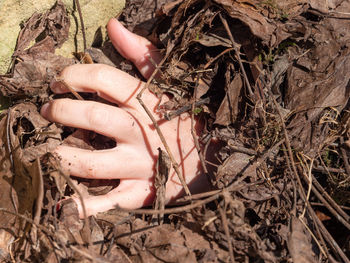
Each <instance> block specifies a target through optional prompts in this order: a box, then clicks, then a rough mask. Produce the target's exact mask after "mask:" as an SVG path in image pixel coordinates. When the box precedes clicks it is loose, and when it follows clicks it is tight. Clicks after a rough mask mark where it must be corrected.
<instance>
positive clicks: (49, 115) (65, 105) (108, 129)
mask: <svg viewBox="0 0 350 263" xmlns="http://www.w3.org/2000/svg"><path fill="white" fill-rule="evenodd" d="M41 114H42V115H43V116H44V117H45V118H46V119H48V120H50V121H52V122H58V123H61V124H63V125H66V126H70V127H75V128H81V129H85V130H91V131H95V132H96V133H99V134H102V135H105V136H107V137H111V138H114V139H116V140H118V141H119V142H129V141H130V138H133V139H134V137H136V135H137V132H138V131H139V127H138V124H137V122H136V121H135V119H134V118H133V117H132V116H131V115H130V114H128V113H127V112H126V111H124V110H122V109H120V108H118V107H113V106H110V105H107V104H103V103H98V102H94V101H81V100H71V99H57V100H53V101H50V102H49V103H47V104H45V105H43V107H42V108H41Z"/></svg>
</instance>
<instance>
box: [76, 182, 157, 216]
mask: <svg viewBox="0 0 350 263" xmlns="http://www.w3.org/2000/svg"><path fill="white" fill-rule="evenodd" d="M73 199H74V201H75V202H76V203H77V206H78V211H79V216H80V218H84V213H83V208H82V205H81V201H80V199H79V198H78V197H73ZM152 199H153V193H152V183H150V182H149V181H148V180H122V181H121V182H120V184H119V186H118V187H117V188H115V189H113V190H112V191H110V192H109V193H107V194H106V195H100V196H89V197H87V198H84V199H83V202H84V205H85V208H86V213H87V216H90V215H96V214H97V213H99V212H104V211H107V210H110V209H114V208H123V209H136V208H140V207H142V206H145V205H148V204H150V203H151V201H152Z"/></svg>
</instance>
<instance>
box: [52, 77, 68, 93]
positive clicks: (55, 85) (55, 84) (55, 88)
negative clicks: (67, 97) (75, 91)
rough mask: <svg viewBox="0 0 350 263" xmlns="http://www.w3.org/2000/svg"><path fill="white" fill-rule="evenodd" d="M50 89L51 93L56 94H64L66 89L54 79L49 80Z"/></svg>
mask: <svg viewBox="0 0 350 263" xmlns="http://www.w3.org/2000/svg"><path fill="white" fill-rule="evenodd" d="M50 89H51V90H52V92H53V93H57V94H60V93H64V92H66V89H65V87H64V85H63V84H62V82H61V81H59V80H56V79H52V80H51V82H50Z"/></svg>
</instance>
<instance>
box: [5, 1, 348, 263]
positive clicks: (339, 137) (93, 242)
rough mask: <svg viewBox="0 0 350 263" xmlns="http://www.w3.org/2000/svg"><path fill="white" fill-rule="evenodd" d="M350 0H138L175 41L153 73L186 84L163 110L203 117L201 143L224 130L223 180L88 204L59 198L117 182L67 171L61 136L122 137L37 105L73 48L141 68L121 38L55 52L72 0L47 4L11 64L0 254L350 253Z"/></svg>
mask: <svg viewBox="0 0 350 263" xmlns="http://www.w3.org/2000/svg"><path fill="white" fill-rule="evenodd" d="M349 11H350V2H349V1H344V0H331V1H330V0H329V1H326V0H324V1H322V0H321V1H314V0H301V1H290V0H281V1H274V0H266V1H258V0H246V1H229V0H212V1H203V0H186V1H165V0H164V1H150V0H136V1H127V4H126V7H125V9H124V11H123V13H122V14H120V16H119V20H120V21H122V22H123V23H124V25H125V26H126V27H127V28H129V29H130V30H132V31H134V32H136V33H138V34H140V35H142V36H145V37H147V38H148V39H150V40H151V41H152V42H153V43H154V44H155V45H156V46H157V47H158V48H159V49H161V50H163V52H164V56H165V57H166V60H165V62H164V63H163V64H162V65H159V68H160V73H161V76H162V77H161V78H160V79H158V80H157V81H156V80H153V83H154V84H155V85H157V86H158V87H159V90H160V91H161V92H166V93H168V94H169V95H171V98H172V99H171V101H170V103H168V104H167V105H164V109H165V110H166V111H167V112H166V113H165V117H166V118H168V119H170V118H172V117H173V116H177V115H178V114H180V113H181V112H183V111H189V112H192V113H193V115H197V116H199V118H202V119H203V120H204V122H205V128H204V129H203V134H202V135H201V137H200V144H201V145H202V146H203V147H202V149H203V150H202V151H201V155H202V157H203V158H204V159H205V156H207V152H206V151H207V149H208V147H209V148H210V147H211V145H210V142H211V141H212V140H211V139H216V140H217V141H219V142H221V144H219V145H221V146H220V147H219V148H218V149H217V150H216V151H215V153H214V154H215V161H216V162H217V163H218V164H219V165H216V166H215V165H212V164H211V162H206V161H203V162H202V166H203V170H204V171H207V176H209V178H210V179H211V182H212V188H213V189H212V191H210V192H205V193H201V194H197V195H193V196H192V199H189V198H186V197H184V198H182V200H180V201H181V202H179V204H178V205H175V206H172V207H167V208H166V209H165V210H154V209H152V208H145V209H141V210H134V211H129V212H128V211H121V210H118V209H116V210H111V211H108V212H105V213H100V214H98V215H97V216H95V217H89V218H87V219H85V220H79V218H78V214H77V209H76V207H75V205H74V203H72V202H70V201H66V202H63V203H61V206H60V209H59V210H58V209H57V203H58V202H59V201H61V200H63V199H64V198H65V197H67V196H69V195H71V194H73V193H74V190H75V186H74V185H77V182H79V187H81V189H85V190H87V191H89V192H90V193H92V194H95V195H98V194H104V193H106V192H108V191H109V190H110V189H111V188H113V187H115V186H116V185H117V183H118V182H117V181H106V180H105V181H101V180H100V181H96V180H94V181H89V180H78V179H76V178H69V177H68V176H67V175H66V174H64V172H63V171H62V170H61V169H60V165H59V161H58V160H57V159H56V158H55V156H54V155H52V154H51V151H52V150H53V149H54V148H55V147H56V146H57V145H58V144H60V143H62V141H63V143H66V144H70V145H75V146H77V147H82V148H88V149H105V148H111V147H115V145H116V143H115V142H114V141H111V140H110V139H108V138H105V137H103V136H101V135H97V134H94V133H92V132H89V131H81V130H75V129H71V128H67V127H62V126H60V125H58V124H54V123H49V122H48V121H46V120H45V119H43V118H42V117H41V116H40V114H39V113H38V110H39V109H40V107H41V105H43V103H45V102H47V101H48V100H49V99H51V98H52V97H57V95H53V94H52V93H51V91H50V90H49V84H50V81H51V80H52V79H54V78H55V77H56V76H57V74H58V73H59V72H60V71H61V70H62V69H63V68H64V67H66V66H68V65H71V64H74V63H106V64H109V65H113V66H115V67H118V68H120V69H122V70H124V71H126V72H128V73H129V74H132V75H134V76H137V77H139V78H141V76H139V75H138V73H137V72H136V70H135V69H134V67H133V66H132V64H131V63H130V62H128V61H126V60H124V59H123V58H122V57H121V56H120V55H119V54H118V53H117V52H116V51H115V50H114V49H113V47H112V45H111V43H110V42H109V41H105V42H104V43H102V44H96V43H95V45H94V46H93V47H88V49H87V50H85V52H83V53H80V54H77V58H76V59H68V58H64V57H61V56H57V55H55V54H54V52H55V49H56V48H59V47H60V46H61V45H62V43H64V41H65V40H66V39H67V37H68V34H67V33H68V29H69V20H68V19H67V14H66V12H65V7H64V5H63V4H62V3H61V2H59V1H58V3H57V4H56V5H55V6H54V7H53V8H52V9H51V10H50V11H48V12H47V13H46V14H44V15H39V14H34V15H33V16H32V17H31V18H30V19H29V20H28V21H27V22H26V23H24V25H23V29H22V31H21V33H20V35H19V36H18V40H17V47H16V51H15V52H14V54H13V65H12V67H11V69H9V72H8V74H6V75H2V76H0V92H1V94H2V96H3V97H5V98H7V100H8V101H9V107H8V108H7V109H6V110H4V111H3V112H2V113H1V115H0V146H1V149H2V150H1V151H0V157H1V173H0V175H1V176H0V188H1V192H0V215H1V216H0V226H1V228H0V236H1V238H0V260H1V261H3V262H71V261H72V262H73V261H77V262H90V261H93V262H350V261H349V257H350V243H349V240H350V215H349V210H350V199H349V197H350V188H349V185H350V180H349V178H350V165H349V147H350V130H349V129H350V124H349V123H350V119H349V117H350V114H349V106H350V104H349V92H350V82H349V80H350V42H349V39H350V13H349ZM87 57H88V58H89V59H82V58H87ZM61 96H62V95H61ZM64 96H68V97H71V98H75V97H74V94H68V95H64ZM81 96H83V98H84V99H91V100H99V99H98V98H97V97H96V96H93V95H87V94H81ZM159 214H164V218H162V220H159V221H158V220H154V215H159Z"/></svg>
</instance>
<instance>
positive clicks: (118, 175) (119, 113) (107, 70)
mask: <svg viewBox="0 0 350 263" xmlns="http://www.w3.org/2000/svg"><path fill="white" fill-rule="evenodd" d="M107 30H108V34H109V37H110V39H111V41H112V43H113V45H114V46H115V48H116V49H117V50H118V51H119V53H120V54H122V55H123V56H124V57H125V58H127V59H129V60H131V61H132V62H133V63H134V64H135V66H136V67H137V68H138V70H139V71H140V73H141V74H142V75H143V76H144V77H145V78H148V77H150V75H151V74H152V72H153V71H154V66H153V64H152V63H151V61H150V59H149V57H151V59H152V60H153V61H155V62H156V63H159V62H160V60H161V56H160V54H159V53H158V51H157V50H156V48H155V47H154V46H153V45H152V44H151V43H150V42H149V41H148V40H146V39H145V38H142V37H140V36H137V35H135V34H133V33H131V32H129V31H128V30H127V29H125V28H124V27H123V26H122V25H121V24H120V23H119V22H118V21H117V20H116V19H111V20H110V21H109V23H108V25H107ZM60 78H61V79H63V80H64V81H65V83H67V84H68V85H69V86H71V87H72V88H74V89H75V90H76V91H79V92H96V93H97V94H98V95H99V96H100V97H102V98H104V99H106V100H108V101H111V102H113V103H117V104H118V105H119V107H114V106H111V105H107V104H103V103H98V102H94V101H80V100H71V99H56V100H53V101H51V102H49V103H47V104H45V105H44V106H43V107H42V109H41V114H42V115H43V116H44V117H45V118H47V119H48V120H50V121H52V122H59V123H61V124H63V125H66V126H71V127H75V128H82V129H86V130H92V131H95V132H96V133H99V134H102V135H105V136H108V137H110V138H113V139H114V140H116V142H117V146H116V147H115V148H113V149H108V150H98V151H90V150H84V149H79V148H74V147H69V146H65V145H61V146H59V147H58V148H57V149H56V153H57V154H58V155H59V156H60V159H61V165H62V167H63V169H65V170H67V171H68V172H69V173H70V174H71V175H73V176H77V177H82V178H89V179H120V184H119V185H118V187H116V188H115V189H113V190H111V191H110V192H109V193H107V194H105V195H100V196H87V197H84V198H83V200H84V204H85V207H86V213H87V215H88V216H89V215H94V214H96V213H98V212H103V211H106V210H109V209H112V208H114V207H116V206H118V207H120V208H125V209H135V208H140V207H142V206H145V205H150V204H151V203H152V201H153V199H154V197H155V189H154V187H153V181H154V174H155V164H156V161H157V158H158V150H157V149H158V147H161V148H162V149H163V145H162V143H161V141H160V139H159V136H158V134H157V132H156V130H155V128H154V126H153V124H152V122H151V120H150V118H149V116H148V115H147V114H146V112H145V111H144V109H143V108H142V106H141V105H140V104H139V102H138V100H137V99H136V96H137V94H138V93H139V92H140V91H141V89H142V88H143V87H144V85H145V83H144V82H142V81H140V80H138V79H135V78H134V77H131V76H130V75H128V74H126V73H125V72H122V71H120V70H118V69H116V68H113V67H110V66H107V65H102V64H77V65H73V66H69V67H67V68H65V69H64V70H63V72H62V73H61V76H60ZM51 89H52V91H53V92H54V93H57V94H60V93H66V92H69V90H67V88H66V87H65V86H63V85H62V84H60V82H55V83H53V84H52V85H51ZM142 100H143V101H144V103H145V105H146V106H147V107H148V108H149V109H150V110H151V111H152V113H153V115H154V116H155V118H156V120H157V121H158V123H159V126H160V129H161V130H162V132H163V134H164V136H165V137H166V141H167V143H168V145H169V147H170V149H171V151H172V153H173V155H174V158H175V160H176V162H177V163H178V164H179V166H180V170H181V172H182V174H183V176H184V178H185V181H186V183H187V184H190V185H189V187H190V189H191V186H192V189H193V187H194V188H201V186H202V185H205V184H206V179H205V178H203V179H202V177H201V180H197V179H198V178H199V177H200V175H201V171H200V163H199V157H198V153H197V150H196V148H195V145H194V142H193V138H192V135H191V118H190V116H189V115H188V114H187V113H186V114H182V115H181V116H179V117H177V118H174V119H172V120H171V121H161V117H160V116H159V115H158V114H157V113H156V112H155V110H156V107H157V105H158V104H159V102H160V99H159V98H158V97H157V96H156V95H154V94H153V93H152V92H150V91H149V90H145V91H144V93H143V95H142ZM197 125H198V123H197ZM194 181H197V182H196V183H195V184H193V182H194ZM183 193H184V192H183V187H182V184H181V183H180V181H179V179H178V177H177V175H176V174H175V172H174V170H173V168H172V169H171V170H170V173H169V179H168V182H167V184H166V202H167V203H168V202H170V201H172V200H173V199H175V198H177V197H179V196H181V195H182V194H183ZM74 200H75V201H76V203H77V205H78V211H79V215H80V217H83V209H82V205H81V203H80V200H79V198H74Z"/></svg>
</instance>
